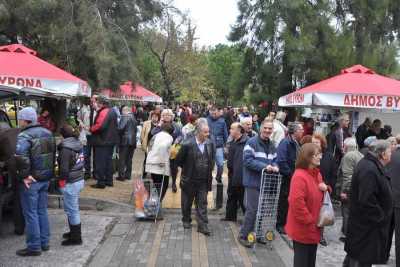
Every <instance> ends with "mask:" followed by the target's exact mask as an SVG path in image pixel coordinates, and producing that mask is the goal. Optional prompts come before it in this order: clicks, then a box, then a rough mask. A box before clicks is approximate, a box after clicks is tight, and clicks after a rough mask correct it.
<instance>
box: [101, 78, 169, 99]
mask: <svg viewBox="0 0 400 267" xmlns="http://www.w3.org/2000/svg"><path fill="white" fill-rule="evenodd" d="M101 93H102V94H103V95H105V96H107V97H109V98H110V99H112V100H113V99H115V100H131V101H140V102H156V103H162V98H161V97H160V96H158V95H157V94H155V93H153V92H151V91H150V90H148V89H146V88H144V87H143V86H142V85H140V84H138V83H136V84H134V83H132V82H131V81H127V82H125V83H123V84H121V85H120V86H119V90H118V91H116V92H113V91H111V90H110V89H103V90H101Z"/></svg>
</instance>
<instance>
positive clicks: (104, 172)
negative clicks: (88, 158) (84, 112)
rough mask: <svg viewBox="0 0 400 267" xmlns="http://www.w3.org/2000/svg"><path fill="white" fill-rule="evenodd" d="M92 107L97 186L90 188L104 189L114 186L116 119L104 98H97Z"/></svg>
mask: <svg viewBox="0 0 400 267" xmlns="http://www.w3.org/2000/svg"><path fill="white" fill-rule="evenodd" d="M92 105H93V108H95V109H96V117H95V119H94V124H93V125H92V127H90V132H91V134H92V138H91V139H92V145H93V146H94V150H95V153H94V173H95V177H96V179H97V184H95V185H92V187H93V188H98V189H104V188H105V187H106V186H113V185H114V184H113V167H112V156H113V152H114V146H115V145H117V144H118V143H119V134H118V117H117V114H116V113H115V112H114V111H113V110H112V109H111V108H110V107H109V102H108V99H107V98H105V97H104V96H98V97H97V98H96V99H95V100H94V101H93V102H92Z"/></svg>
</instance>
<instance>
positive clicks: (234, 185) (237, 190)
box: [222, 122, 249, 222]
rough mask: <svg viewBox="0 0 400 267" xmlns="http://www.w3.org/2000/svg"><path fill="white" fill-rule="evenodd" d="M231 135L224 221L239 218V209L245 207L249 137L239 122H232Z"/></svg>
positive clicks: (243, 209)
mask: <svg viewBox="0 0 400 267" xmlns="http://www.w3.org/2000/svg"><path fill="white" fill-rule="evenodd" d="M230 136H231V137H232V139H233V141H232V142H231V144H230V147H229V152H228V191H227V195H228V200H227V201H226V214H225V218H223V219H222V220H224V221H233V222H235V221H236V219H237V210H238V208H239V207H240V208H242V211H243V213H244V212H245V207H244V203H243V199H244V186H243V149H244V146H245V145H246V142H247V140H248V139H249V137H248V136H247V134H246V133H245V130H244V129H243V127H242V126H241V125H240V123H239V122H235V123H232V125H231V129H230Z"/></svg>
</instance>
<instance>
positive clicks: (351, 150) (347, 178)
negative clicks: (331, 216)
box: [338, 137, 364, 242]
mask: <svg viewBox="0 0 400 267" xmlns="http://www.w3.org/2000/svg"><path fill="white" fill-rule="evenodd" d="M344 153H345V154H344V156H343V158H342V161H341V162H340V166H339V170H338V190H339V193H340V201H341V203H342V206H341V207H342V216H343V224H342V236H341V237H340V238H339V239H340V240H341V241H342V242H344V241H345V240H346V233H347V225H348V221H349V211H350V188H351V180H352V178H353V173H354V169H355V168H356V166H357V164H358V162H359V161H360V160H361V159H362V158H363V157H364V155H363V154H362V153H361V152H360V151H358V150H357V141H356V139H355V138H352V137H350V138H346V139H345V140H344Z"/></svg>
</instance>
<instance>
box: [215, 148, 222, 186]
mask: <svg viewBox="0 0 400 267" xmlns="http://www.w3.org/2000/svg"><path fill="white" fill-rule="evenodd" d="M215 164H216V165H217V177H216V178H217V179H220V178H221V177H222V173H223V172H224V148H223V147H218V148H217V149H216V151H215Z"/></svg>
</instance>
